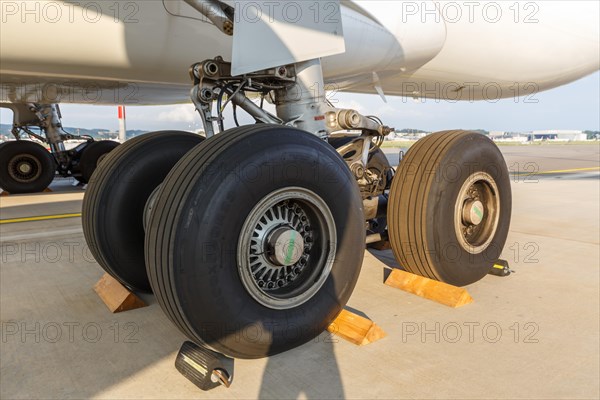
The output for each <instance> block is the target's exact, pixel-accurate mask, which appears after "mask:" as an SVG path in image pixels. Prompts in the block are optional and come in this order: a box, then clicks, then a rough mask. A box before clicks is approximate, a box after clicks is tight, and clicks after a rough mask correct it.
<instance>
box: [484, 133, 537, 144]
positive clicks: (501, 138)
mask: <svg viewBox="0 0 600 400" xmlns="http://www.w3.org/2000/svg"><path fill="white" fill-rule="evenodd" d="M529 136H530V135H528V134H526V133H521V132H504V131H491V132H490V134H489V137H490V139H492V140H493V141H495V142H514V143H525V142H527V141H529Z"/></svg>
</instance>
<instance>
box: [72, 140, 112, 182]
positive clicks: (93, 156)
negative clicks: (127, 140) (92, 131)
mask: <svg viewBox="0 0 600 400" xmlns="http://www.w3.org/2000/svg"><path fill="white" fill-rule="evenodd" d="M119 144H120V143H119V142H115V141H112V140H100V141H97V142H92V143H90V144H88V145H87V146H86V147H85V149H83V153H82V154H81V159H80V162H79V168H80V170H81V176H80V177H78V178H77V180H78V181H79V182H81V183H88V182H89V181H90V179H91V178H92V175H93V173H94V171H95V170H96V167H97V166H98V165H99V164H100V162H101V161H102V160H103V159H104V158H106V156H107V155H108V153H110V152H111V151H113V150H114V149H115V148H117V146H119Z"/></svg>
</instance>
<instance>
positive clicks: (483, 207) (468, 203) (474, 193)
mask: <svg viewBox="0 0 600 400" xmlns="http://www.w3.org/2000/svg"><path fill="white" fill-rule="evenodd" d="M499 220H500V195H499V193H498V186H497V185H496V182H495V181H494V178H492V176H490V175H489V174H487V173H485V172H476V173H474V174H473V175H471V176H470V177H469V178H467V180H466V181H465V182H464V183H463V185H462V187H461V189H460V191H459V194H458V198H457V200H456V212H455V218H454V226H455V230H456V236H457V239H458V242H459V244H460V245H461V247H462V248H463V249H464V250H466V251H467V252H469V253H471V254H479V253H481V252H482V251H484V250H485V249H486V248H487V247H488V246H489V244H490V243H491V241H492V239H493V238H494V235H495V234H496V229H497V228H498V222H499Z"/></svg>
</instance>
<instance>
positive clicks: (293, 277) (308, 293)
mask: <svg viewBox="0 0 600 400" xmlns="http://www.w3.org/2000/svg"><path fill="white" fill-rule="evenodd" d="M335 242H336V230H335V222H334V220H333V216H332V214H331V211H330V210H329V207H328V206H327V204H326V203H325V202H324V201H323V199H321V198H320V197H319V196H318V195H317V194H316V193H314V192H312V191H310V190H307V189H303V188H299V187H290V188H285V189H280V190H277V191H275V192H273V193H271V194H268V195H267V196H265V197H264V198H263V199H262V200H261V201H260V202H259V203H258V204H257V205H256V206H255V207H254V208H253V209H252V211H251V212H250V214H249V215H248V217H247V218H246V221H245V222H244V226H243V228H242V231H241V233H240V238H239V242H238V251H237V259H238V271H239V274H240V278H241V280H242V284H243V285H244V287H245V288H246V290H247V291H248V293H249V294H250V295H251V296H252V297H253V298H254V299H255V300H256V301H258V302H259V303H261V304H263V305H264V306H266V307H269V308H273V309H289V308H292V307H296V306H298V305H300V304H302V303H304V302H306V301H308V300H309V299H310V298H311V297H313V296H314V295H315V293H317V292H318V290H319V289H320V288H321V286H323V284H324V283H325V281H326V280H327V277H328V276H329V273H330V272H331V267H332V265H333V260H334V257H335Z"/></svg>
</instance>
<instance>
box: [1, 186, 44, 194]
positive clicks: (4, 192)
mask: <svg viewBox="0 0 600 400" xmlns="http://www.w3.org/2000/svg"><path fill="white" fill-rule="evenodd" d="M53 192H54V190H52V189H50V188H49V187H47V188H46V189H44V190H42V193H53ZM0 196H10V193H9V192H7V191H6V190H3V191H1V192H0Z"/></svg>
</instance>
